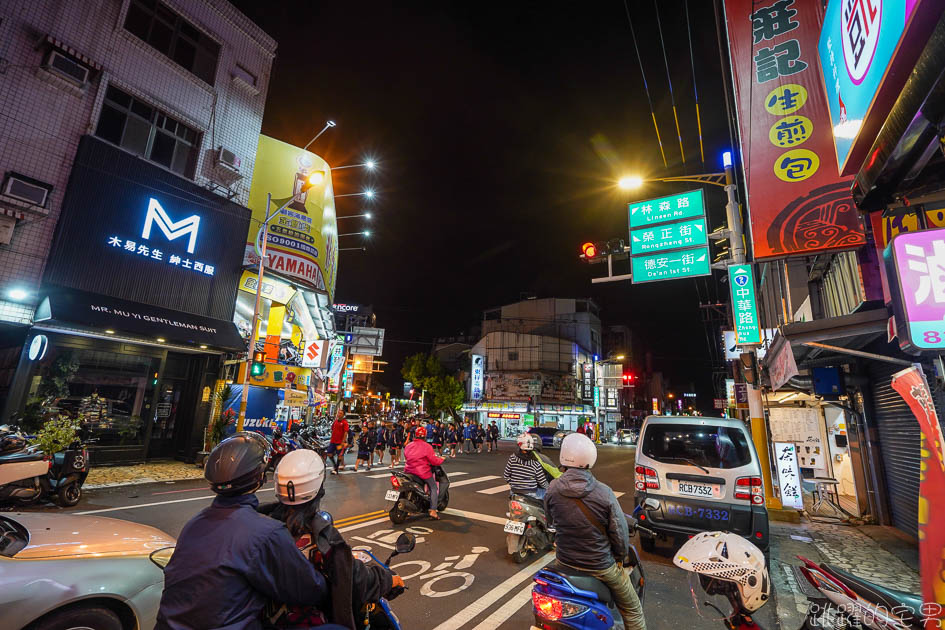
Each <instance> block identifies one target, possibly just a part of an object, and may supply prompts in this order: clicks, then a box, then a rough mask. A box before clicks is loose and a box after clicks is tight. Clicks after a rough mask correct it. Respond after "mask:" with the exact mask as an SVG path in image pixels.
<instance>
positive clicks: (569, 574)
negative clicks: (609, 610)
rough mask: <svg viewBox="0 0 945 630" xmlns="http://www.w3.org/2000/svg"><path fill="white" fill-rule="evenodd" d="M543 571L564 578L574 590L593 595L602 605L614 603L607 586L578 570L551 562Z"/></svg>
mask: <svg viewBox="0 0 945 630" xmlns="http://www.w3.org/2000/svg"><path fill="white" fill-rule="evenodd" d="M545 570H546V571H552V572H554V573H557V574H559V575H562V576H564V577H566V578H567V579H568V582H570V583H571V585H572V586H573V587H574V588H579V589H581V590H582V591H588V592H591V593H594V595H595V596H596V597H597V599H599V600H600V601H601V602H603V603H604V604H610V603H613V601H614V596H613V594H612V593H611V592H610V589H609V588H607V585H606V584H604V583H603V582H601V581H600V580H598V579H597V578H596V577H594V576H592V575H589V574H587V573H584V572H583V571H579V570H578V569H572V568H571V567H566V566H564V565H563V564H561V563H559V562H552V563H551V564H549V565H548V566H546V567H545Z"/></svg>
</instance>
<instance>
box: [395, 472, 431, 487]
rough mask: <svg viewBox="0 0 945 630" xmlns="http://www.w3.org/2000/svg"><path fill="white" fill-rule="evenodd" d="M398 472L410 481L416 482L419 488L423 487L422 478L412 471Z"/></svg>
mask: <svg viewBox="0 0 945 630" xmlns="http://www.w3.org/2000/svg"><path fill="white" fill-rule="evenodd" d="M400 474H402V475H403V476H404V477H406V478H407V479H409V480H410V481H412V482H414V483H416V484H419V485H420V487H421V488H422V487H423V484H424V483H426V482H425V481H424V480H423V479H421V478H420V477H418V476H417V475H415V474H413V473H408V472H405V473H400Z"/></svg>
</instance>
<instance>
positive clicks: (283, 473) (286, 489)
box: [275, 449, 325, 505]
mask: <svg viewBox="0 0 945 630" xmlns="http://www.w3.org/2000/svg"><path fill="white" fill-rule="evenodd" d="M275 481H276V497H277V498H278V499H279V502H280V503H284V504H286V505H301V504H303V503H308V502H309V501H311V500H312V499H314V498H315V496H316V495H317V494H318V491H319V490H321V489H322V483H323V482H324V481H325V462H323V461H322V458H321V456H320V455H319V454H318V453H316V452H315V451H310V450H308V449H299V450H297V451H292V452H291V453H288V454H287V455H286V456H285V457H283V458H282V461H280V462H279V465H278V466H276V474H275Z"/></svg>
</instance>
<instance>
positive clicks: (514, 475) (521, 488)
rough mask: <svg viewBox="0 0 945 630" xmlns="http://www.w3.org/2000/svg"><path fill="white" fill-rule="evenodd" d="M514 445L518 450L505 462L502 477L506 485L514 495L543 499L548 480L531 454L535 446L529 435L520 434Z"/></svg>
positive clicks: (543, 470)
mask: <svg viewBox="0 0 945 630" xmlns="http://www.w3.org/2000/svg"><path fill="white" fill-rule="evenodd" d="M516 443H517V444H518V450H517V451H515V452H514V453H512V454H511V455H509V459H508V461H506V462H505V472H504V474H503V476H504V477H505V481H506V483H508V484H509V487H510V488H511V490H512V492H514V493H516V494H529V495H531V496H533V497H535V498H537V499H541V498H544V496H545V490H546V489H547V488H548V480H547V479H545V469H544V468H542V467H541V462H539V461H538V458H537V457H535V453H533V452H532V451H533V450H534V448H535V445H534V442H533V441H532V436H531V434H529V433H523V434H521V435H520V436H518V439H517V440H516Z"/></svg>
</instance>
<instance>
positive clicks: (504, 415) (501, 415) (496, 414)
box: [486, 411, 522, 420]
mask: <svg viewBox="0 0 945 630" xmlns="http://www.w3.org/2000/svg"><path fill="white" fill-rule="evenodd" d="M486 417H488V418H501V419H502V420H521V419H522V414H520V413H499V412H498V411H490V412H489V413H487V414H486Z"/></svg>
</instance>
